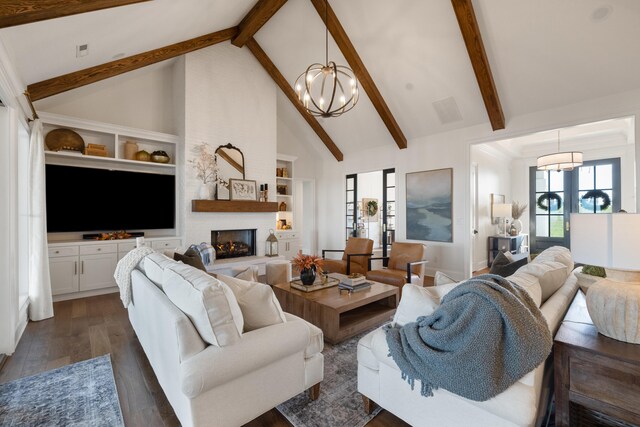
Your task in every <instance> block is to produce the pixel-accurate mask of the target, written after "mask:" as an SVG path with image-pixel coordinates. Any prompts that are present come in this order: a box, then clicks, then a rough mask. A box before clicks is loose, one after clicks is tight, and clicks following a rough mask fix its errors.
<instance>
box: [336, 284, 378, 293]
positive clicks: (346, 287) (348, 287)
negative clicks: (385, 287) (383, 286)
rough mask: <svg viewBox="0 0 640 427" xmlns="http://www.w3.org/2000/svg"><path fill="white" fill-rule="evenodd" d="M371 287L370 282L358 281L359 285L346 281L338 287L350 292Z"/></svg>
mask: <svg viewBox="0 0 640 427" xmlns="http://www.w3.org/2000/svg"><path fill="white" fill-rule="evenodd" d="M370 287H371V283H369V282H362V283H358V284H357V285H348V284H346V283H340V284H338V289H340V290H343V291H349V293H351V292H358V291H364V290H365V289H369V288H370Z"/></svg>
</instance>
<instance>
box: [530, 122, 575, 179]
mask: <svg viewBox="0 0 640 427" xmlns="http://www.w3.org/2000/svg"><path fill="white" fill-rule="evenodd" d="M537 166H538V170H539V171H548V170H555V171H558V172H560V171H572V170H573V169H574V168H577V167H578V166H582V152H581V151H565V152H560V131H558V152H556V153H552V154H547V155H544V156H540V157H538V161H537Z"/></svg>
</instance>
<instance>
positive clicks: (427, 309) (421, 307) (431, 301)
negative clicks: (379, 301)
mask: <svg viewBox="0 0 640 427" xmlns="http://www.w3.org/2000/svg"><path fill="white" fill-rule="evenodd" d="M460 283H462V282H460ZM460 283H448V284H446V285H440V286H429V287H422V286H418V285H413V284H410V283H407V284H406V285H404V286H403V287H402V298H401V299H400V304H399V305H398V308H397V310H396V314H395V315H394V316H393V323H394V324H396V325H399V326H403V325H406V324H407V323H411V322H415V321H416V319H417V318H418V317H420V316H428V315H430V314H431V313H433V312H434V311H435V310H436V308H438V306H439V305H440V300H441V299H442V297H444V296H445V295H446V294H448V293H449V292H451V290H452V289H453V288H455V287H456V286H458V285H459V284H460Z"/></svg>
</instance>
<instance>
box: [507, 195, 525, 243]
mask: <svg viewBox="0 0 640 427" xmlns="http://www.w3.org/2000/svg"><path fill="white" fill-rule="evenodd" d="M526 210H527V204H526V203H520V202H516V201H515V200H514V201H513V202H512V203H511V217H512V218H513V222H512V223H511V227H512V228H513V231H514V233H513V234H511V235H512V236H517V235H518V234H520V233H522V221H520V217H521V216H522V214H523V213H524V212H525V211H526Z"/></svg>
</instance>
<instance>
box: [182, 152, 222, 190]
mask: <svg viewBox="0 0 640 427" xmlns="http://www.w3.org/2000/svg"><path fill="white" fill-rule="evenodd" d="M191 151H192V154H193V156H194V157H193V159H191V160H189V161H188V163H190V164H191V165H192V166H193V170H194V171H195V173H196V178H198V180H199V183H200V187H199V188H198V195H197V197H198V198H199V199H214V198H215V192H216V184H218V185H223V186H228V182H227V181H225V180H224V179H222V177H221V176H220V174H219V172H220V168H219V167H218V156H217V155H216V154H215V150H214V149H213V148H212V147H211V146H210V145H209V144H207V143H205V142H202V143H200V144H198V145H196V146H195V147H193V148H192V150H191Z"/></svg>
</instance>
